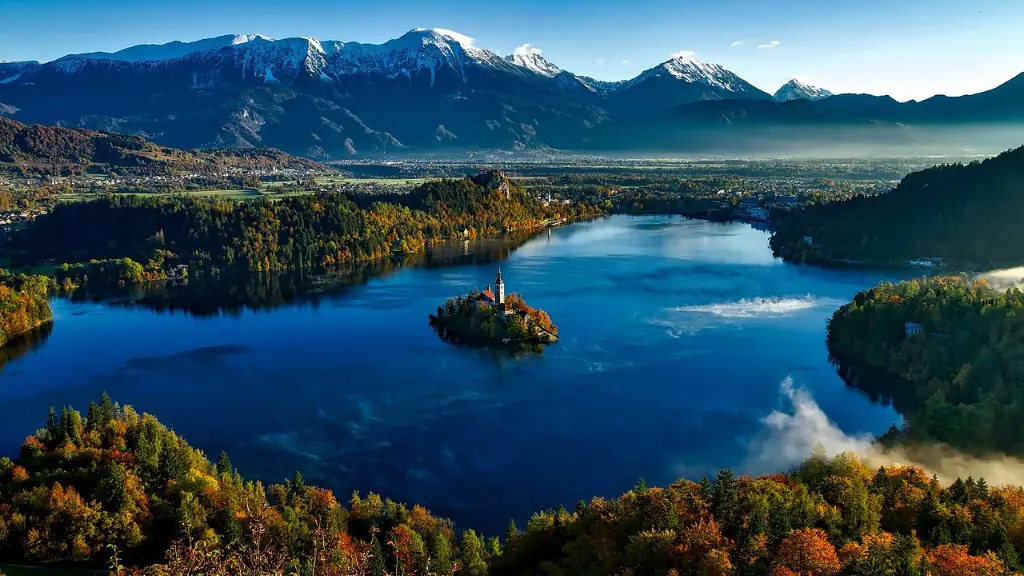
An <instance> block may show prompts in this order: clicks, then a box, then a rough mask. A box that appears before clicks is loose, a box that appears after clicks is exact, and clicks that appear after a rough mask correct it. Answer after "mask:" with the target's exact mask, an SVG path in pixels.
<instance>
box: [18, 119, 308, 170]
mask: <svg viewBox="0 0 1024 576" xmlns="http://www.w3.org/2000/svg"><path fill="white" fill-rule="evenodd" d="M274 168H291V169H297V170H320V171H327V169H326V167H324V166H323V165H321V164H318V163H316V162H313V161H312V160H306V159H302V158H296V157H294V156H291V155H289V154H285V153H284V152H281V151H279V150H273V149H270V150H204V151H199V150H177V149H173V148H164V147H162V146H157V145H156V144H153V143H151V142H148V141H146V140H144V139H143V138H140V137H138V136H130V135H127V134H116V133H113V132H97V131H94V130H82V129H75V128H63V127H60V126H43V125H38V124H32V125H28V124H22V123H21V122H16V121H14V120H11V119H10V118H6V117H4V116H0V172H2V171H4V170H7V171H13V172H20V173H27V174H38V175H57V174H82V173H86V172H90V173H109V172H112V171H113V172H118V173H121V174H134V175H149V176H153V175H164V174H170V173H172V172H175V171H183V172H196V173H203V174H206V173H216V172H224V171H226V170H229V169H243V170H270V169H274Z"/></svg>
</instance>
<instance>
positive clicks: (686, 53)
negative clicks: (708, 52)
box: [669, 50, 697, 60]
mask: <svg viewBox="0 0 1024 576" xmlns="http://www.w3.org/2000/svg"><path fill="white" fill-rule="evenodd" d="M696 57H697V53H696V52H694V51H693V50H680V51H679V52H673V53H671V54H669V58H671V59H673V60H675V59H676V58H682V59H684V60H685V59H688V58H696Z"/></svg>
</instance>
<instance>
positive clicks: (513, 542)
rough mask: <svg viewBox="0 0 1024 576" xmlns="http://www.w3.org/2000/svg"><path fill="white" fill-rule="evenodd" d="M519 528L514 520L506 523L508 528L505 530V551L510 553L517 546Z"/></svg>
mask: <svg viewBox="0 0 1024 576" xmlns="http://www.w3.org/2000/svg"><path fill="white" fill-rule="evenodd" d="M519 537H520V533H519V527H518V526H516V521H515V519H512V520H509V521H508V528H506V529H505V551H506V552H512V551H514V550H515V549H516V547H517V546H518V545H519Z"/></svg>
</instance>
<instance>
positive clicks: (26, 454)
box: [0, 395, 1024, 576]
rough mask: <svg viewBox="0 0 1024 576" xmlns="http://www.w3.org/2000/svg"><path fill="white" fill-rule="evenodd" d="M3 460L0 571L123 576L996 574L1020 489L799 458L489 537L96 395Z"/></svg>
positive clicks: (1010, 553) (1016, 515) (1019, 512)
mask: <svg viewBox="0 0 1024 576" xmlns="http://www.w3.org/2000/svg"><path fill="white" fill-rule="evenodd" d="M40 417H41V419H40V423H41V424H42V427H41V428H40V429H39V430H38V431H36V432H35V433H32V434H30V435H29V436H28V437H27V438H26V439H25V441H24V444H23V445H22V447H21V449H20V452H19V453H18V454H17V455H16V457H14V458H13V459H11V458H2V459H0V562H8V563H11V564H21V565H50V566H64V567H83V568H84V567H88V568H99V569H104V568H106V569H109V573H110V574H112V575H114V574H116V575H118V576H124V575H141V574H145V575H153V576H156V575H175V576H185V575H198V574H202V575H210V576H219V575H224V576H228V575H231V576H235V575H238V576H241V575H242V574H246V575H281V576H284V575H288V576H292V575H304V576H334V575H352V576H358V575H367V576H382V575H424V576H426V575H435V574H436V575H463V574H465V575H472V576H483V575H485V574H491V575H495V576H504V575H508V576H518V575H524V576H525V575H536V574H582V575H594V576H599V575H600V576H603V575H607V574H622V575H625V574H632V575H635V576H643V575H669V574H671V575H677V574H678V575H682V574H693V575H702V576H725V575H727V574H736V575H748V574H749V575H764V574H771V575H772V576H791V575H797V574H800V575H808V576H837V575H840V574H842V575H872V576H873V575H879V576H881V575H890V574H907V575H915V576H916V575H920V576H925V575H931V576H974V575H977V576H996V575H1002V574H1012V573H1016V572H1018V571H1019V570H1020V569H1021V565H1020V553H1021V552H1022V551H1024V487H1021V486H1000V487H991V486H988V485H987V483H986V482H985V481H984V480H983V479H973V478H967V479H963V480H957V481H955V482H953V483H951V484H949V485H946V486H943V485H941V484H940V483H939V482H938V481H937V480H935V479H934V478H929V477H928V476H927V475H926V474H925V473H924V472H923V471H922V470H920V469H916V468H913V467H903V466H890V467H883V468H879V469H871V468H868V467H867V466H866V465H865V464H864V463H862V462H861V461H860V460H858V459H857V458H856V457H855V456H853V455H849V454H844V455H840V456H836V457H834V458H828V457H826V456H825V455H824V453H815V454H811V455H810V457H809V458H808V459H807V460H806V461H805V462H803V463H802V464H800V465H798V466H796V467H795V468H794V469H792V470H791V471H789V472H788V473H785V474H773V475H767V476H760V477H751V476H736V475H734V474H733V473H732V472H730V471H728V470H724V471H722V472H720V473H718V474H717V476H716V477H714V478H705V479H701V480H698V481H691V480H685V479H681V480H679V481H677V482H674V483H673V484H671V485H670V486H666V487H652V486H647V485H646V484H645V483H643V482H642V481H641V482H639V483H637V485H636V486H634V487H633V488H632V489H631V490H629V491H627V492H626V493H625V494H623V495H621V496H619V497H616V498H602V497H595V498H593V499H592V500H591V501H590V502H583V501H580V502H579V503H577V504H576V506H575V507H574V508H572V509H571V510H570V509H566V508H564V507H560V508H557V509H550V510H546V511H539V512H537V513H535V514H534V515H533V516H532V517H530V518H529V519H520V521H523V522H524V524H523V528H522V529H520V528H519V527H518V525H517V524H516V522H515V521H514V520H511V521H510V522H509V525H508V529H507V530H506V531H505V533H504V534H503V535H501V536H500V537H499V536H496V535H493V536H488V537H485V536H483V535H481V534H478V533H477V532H475V531H474V530H472V529H470V528H465V529H462V528H459V527H457V526H456V524H455V523H454V522H452V521H451V520H447V519H443V518H438V517H435V516H434V515H432V514H431V513H430V512H429V511H428V510H426V509H424V508H423V507H421V506H412V507H409V506H406V505H403V504H400V503H397V502H394V501H392V500H389V499H386V498H382V497H381V496H379V495H376V494H373V493H370V494H367V495H365V496H364V495H360V494H359V493H354V494H353V495H352V496H351V498H350V499H349V500H348V502H347V503H344V504H343V503H342V502H341V501H339V499H338V498H337V496H336V495H335V494H334V493H332V492H331V491H330V490H327V489H324V488H318V487H315V486H311V485H308V484H306V482H305V481H304V480H303V478H302V475H301V474H299V473H296V474H295V475H294V476H293V477H292V478H291V479H289V480H287V481H285V482H284V483H282V484H275V485H264V484H262V483H260V482H254V481H247V480H246V479H245V478H244V477H243V476H242V474H241V472H240V471H239V470H238V469H237V468H236V467H235V466H234V465H233V464H232V462H231V459H230V457H229V456H228V455H227V454H224V453H221V454H220V456H219V457H218V458H217V459H216V461H215V462H211V461H210V460H209V459H208V458H207V457H206V455H205V454H204V453H203V452H201V451H199V450H197V449H195V448H193V447H191V446H190V445H189V444H188V443H187V442H186V441H185V440H184V439H183V438H181V437H180V436H178V435H177V434H175V433H174V432H173V431H172V430H170V429H168V428H167V427H166V426H164V425H162V424H161V423H160V422H159V421H158V420H157V419H156V418H155V417H153V416H151V415H148V414H140V413H138V412H137V411H136V410H134V409H133V408H132V407H130V406H120V405H118V404H116V403H114V402H113V401H112V400H111V399H110V398H109V397H108V396H106V395H103V397H102V398H101V399H100V400H99V401H98V402H93V403H91V404H90V405H89V407H88V411H87V412H86V413H85V414H84V415H83V414H82V413H80V412H78V411H76V410H74V409H72V408H70V407H66V408H64V409H62V410H60V411H57V410H53V409H51V410H50V413H49V415H48V416H46V418H45V421H43V420H42V415H40Z"/></svg>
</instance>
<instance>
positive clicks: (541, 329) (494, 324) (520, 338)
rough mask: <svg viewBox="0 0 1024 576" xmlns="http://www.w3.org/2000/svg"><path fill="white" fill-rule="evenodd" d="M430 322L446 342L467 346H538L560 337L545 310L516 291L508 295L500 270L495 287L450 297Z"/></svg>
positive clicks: (518, 347)
mask: <svg viewBox="0 0 1024 576" xmlns="http://www.w3.org/2000/svg"><path fill="white" fill-rule="evenodd" d="M430 325H431V326H432V327H433V328H434V329H435V330H437V334H438V336H440V337H441V339H443V340H445V341H446V342H452V343H454V344H464V345H468V346H488V347H507V348H512V349H523V348H530V349H534V350H539V349H540V346H541V345H546V344H553V343H554V342H557V341H558V328H557V327H555V325H554V323H553V322H551V318H550V317H548V315H547V313H546V312H544V311H543V310H539V309H537V308H531V307H530V306H529V305H527V304H526V302H525V301H524V300H523V299H522V297H520V296H518V295H516V294H509V295H508V296H507V297H506V296H505V286H504V281H503V280H502V276H501V271H500V270H499V271H498V278H497V283H496V284H495V289H494V290H493V291H492V290H491V288H490V287H488V288H487V289H486V290H484V291H482V292H481V291H480V290H473V291H472V292H470V293H469V294H467V295H466V296H456V297H455V298H451V299H449V300H448V301H447V302H445V303H444V305H443V306H438V307H437V314H436V315H435V314H431V315H430Z"/></svg>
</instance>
